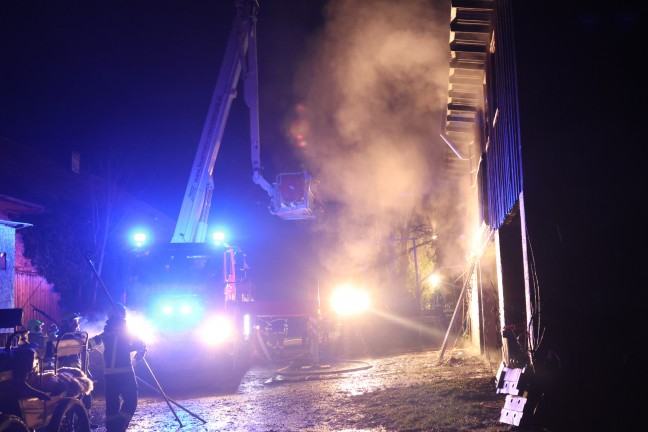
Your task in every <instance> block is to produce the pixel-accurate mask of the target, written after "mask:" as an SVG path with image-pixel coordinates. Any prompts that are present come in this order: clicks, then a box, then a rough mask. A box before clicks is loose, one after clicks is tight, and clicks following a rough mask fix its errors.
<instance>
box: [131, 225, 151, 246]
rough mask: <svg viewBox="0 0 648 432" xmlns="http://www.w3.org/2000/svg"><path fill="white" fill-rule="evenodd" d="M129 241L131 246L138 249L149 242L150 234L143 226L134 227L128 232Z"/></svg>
mask: <svg viewBox="0 0 648 432" xmlns="http://www.w3.org/2000/svg"><path fill="white" fill-rule="evenodd" d="M128 237H129V239H130V242H131V244H132V245H133V246H135V247H136V248H138V249H140V248H143V247H146V246H148V245H150V244H151V238H152V236H151V234H150V232H149V231H148V230H146V229H145V228H141V227H138V228H135V229H133V230H132V231H131V232H130V234H129V236H128Z"/></svg>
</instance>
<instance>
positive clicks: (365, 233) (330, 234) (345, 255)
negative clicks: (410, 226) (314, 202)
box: [298, 0, 456, 270]
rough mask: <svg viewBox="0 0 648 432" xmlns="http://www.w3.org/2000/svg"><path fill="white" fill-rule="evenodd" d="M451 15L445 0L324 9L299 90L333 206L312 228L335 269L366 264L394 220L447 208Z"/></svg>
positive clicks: (351, 2)
mask: <svg viewBox="0 0 648 432" xmlns="http://www.w3.org/2000/svg"><path fill="white" fill-rule="evenodd" d="M432 3H435V4H436V6H434V5H432ZM438 3H441V4H438ZM435 7H436V9H435ZM448 15H449V5H447V4H446V3H445V2H429V1H421V0H402V1H388V0H385V1H380V0H371V1H356V0H335V1H331V2H330V3H329V4H328V5H327V7H326V9H325V16H326V24H325V27H324V29H323V31H322V33H321V34H320V35H319V36H320V38H319V39H318V41H317V42H316V43H315V47H316V48H314V49H313V50H312V52H311V55H312V57H311V58H310V59H308V61H306V62H304V64H303V65H302V68H301V70H300V74H299V81H298V88H299V90H300V92H301V95H302V96H303V100H304V104H305V106H306V107H307V110H306V111H305V113H304V115H305V116H306V119H307V122H308V127H309V133H310V136H309V137H308V140H307V141H308V146H307V148H306V149H305V151H304V153H303V154H304V155H305V159H306V163H307V166H308V169H309V171H311V172H312V173H313V175H314V177H315V178H316V179H317V181H318V186H317V188H318V193H319V195H320V197H321V198H322V200H323V201H324V202H325V203H326V208H325V213H324V214H323V215H322V217H320V218H319V219H318V221H317V224H316V225H315V226H316V227H317V229H319V230H320V234H321V235H322V238H323V240H327V241H328V247H325V248H323V250H322V253H321V260H322V262H323V263H324V264H325V265H326V266H327V267H328V268H329V269H334V268H347V269H348V268H350V267H352V268H353V267H355V268H356V269H358V270H360V269H361V268H362V267H363V266H365V265H366V263H367V261H368V260H370V259H371V258H372V254H373V253H374V251H375V250H377V249H378V246H377V244H376V242H375V241H376V240H378V239H381V238H384V237H386V236H389V234H390V232H391V230H392V228H393V226H394V225H395V224H398V223H401V224H402V223H403V221H407V220H408V219H409V218H410V217H411V216H413V215H422V216H423V217H424V218H426V219H428V220H430V223H431V224H432V225H436V224H439V223H440V221H438V220H436V219H437V216H438V215H442V214H444V213H445V210H444V208H445V207H446V205H445V203H444V202H443V201H442V198H443V196H444V195H445V192H444V189H445V187H446V186H444V182H443V181H440V180H439V178H438V176H439V175H440V174H442V169H443V168H442V159H443V150H444V145H445V144H443V142H442V140H441V139H440V138H439V126H440V122H441V120H440V119H441V113H442V109H444V105H445V103H446V102H447V83H448V61H449V48H448V31H449V28H448V22H449V18H448ZM455 198H456V197H455ZM435 228H436V227H435ZM332 248H334V249H332ZM333 250H334V253H331V252H332V251H333Z"/></svg>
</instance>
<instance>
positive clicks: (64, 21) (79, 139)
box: [0, 0, 323, 275]
mask: <svg viewBox="0 0 648 432" xmlns="http://www.w3.org/2000/svg"><path fill="white" fill-rule="evenodd" d="M234 3H235V2H234V0H231V1H192V2H181V1H134V2H130V1H129V2H88V1H64V2H51V1H28V2H25V1H3V2H2V3H1V4H0V41H1V42H0V58H1V59H2V67H1V68H0V136H3V137H5V138H8V139H10V140H13V141H16V142H18V143H21V144H23V145H26V146H30V147H33V148H35V149H38V150H40V151H42V152H43V153H45V154H46V155H47V156H48V157H50V158H52V159H54V160H56V161H58V162H60V163H61V164H63V165H64V166H69V161H70V156H71V152H72V151H77V152H80V154H81V169H82V170H83V169H90V170H96V169H97V167H98V163H99V161H101V160H102V159H104V160H105V159H106V158H111V160H114V161H116V163H117V164H118V165H119V166H120V167H122V169H123V170H125V172H126V173H127V181H126V182H125V188H126V189H127V190H128V192H130V193H132V194H134V195H135V196H137V197H139V198H141V199H142V200H144V201H145V202H147V203H149V204H150V205H152V206H153V207H156V208H157V209H159V210H161V211H162V212H164V213H165V214H167V215H168V216H169V217H171V218H173V219H175V218H176V217H177V214H178V212H179V209H180V205H181V201H182V195H183V193H184V191H185V187H186V183H187V179H188V177H189V174H190V171H191V166H192V163H193V158H194V155H195V151H196V148H197V145H198V141H199V138H200V134H201V132H202V127H203V123H204V121H205V117H206V114H207V110H208V106H209V102H210V99H211V96H212V92H213V89H214V85H215V83H216V78H217V76H218V71H219V67H220V64H221V60H222V56H223V51H224V49H225V45H226V42H227V39H228V36H229V32H230V29H231V26H232V20H233V17H234V12H235V9H234ZM266 3H267V4H266ZM305 3H308V4H307V5H306V4H305ZM322 4H323V1H309V2H303V1H292V0H284V1H280V2H276V1H268V2H261V7H260V12H259V15H258V18H259V21H258V33H259V37H258V39H259V41H258V44H259V53H258V56H259V80H260V99H261V115H260V117H261V162H262V164H263V167H264V172H263V175H264V177H265V178H266V179H267V180H268V181H270V182H273V181H274V180H275V176H276V175H277V174H278V173H280V172H294V171H300V170H301V166H300V161H299V158H298V154H295V152H294V146H293V145H292V144H291V139H290V137H289V135H288V133H287V130H288V127H287V125H288V124H290V122H291V121H292V119H293V116H294V109H295V105H296V103H297V101H298V100H297V98H296V96H295V95H294V91H293V84H292V81H293V79H294V74H295V68H296V65H297V64H298V63H299V58H300V56H301V55H302V53H303V51H304V50H305V49H306V48H307V44H308V41H309V37H310V36H309V34H310V33H312V32H313V31H314V30H316V29H317V28H318V27H319V26H320V25H321V22H322V18H321V14H320V10H321V7H322ZM248 134H249V129H248V111H247V107H246V106H245V105H244V102H243V96H242V89H241V88H239V95H238V97H237V98H236V99H235V100H234V103H233V107H232V111H231V114H230V117H229V120H228V123H227V126H226V129H225V135H224V138H223V141H222V145H221V149H220V153H219V156H218V159H217V162H216V166H215V168H214V181H215V185H216V188H215V192H214V197H213V201H212V213H211V214H212V216H211V219H210V222H211V223H212V224H218V225H221V226H223V227H225V228H227V229H228V230H229V231H230V233H231V236H232V237H230V241H231V242H233V243H235V244H237V245H239V246H240V247H242V248H243V249H245V250H246V251H247V252H248V255H249V257H250V260H251V263H252V265H253V266H254V265H258V266H259V267H263V266H264V265H265V266H267V269H266V271H265V274H266V275H268V274H272V268H273V267H276V262H273V261H272V260H267V259H265V260H264V259H259V256H260V255H267V254H268V251H269V250H272V251H273V253H272V255H273V256H274V257H275V260H277V259H279V260H281V259H282V257H284V252H280V253H277V250H279V249H281V248H284V249H287V252H285V253H286V254H288V258H283V259H285V260H289V259H290V254H291V253H292V252H291V251H292V250H293V249H300V248H304V247H306V246H305V245H304V244H303V243H302V242H300V238H303V236H302V235H301V233H303V230H304V229H307V226H306V223H303V222H302V221H295V222H292V221H283V220H281V219H279V218H278V217H277V216H273V215H271V214H270V213H269V211H268V209H267V207H268V204H269V202H270V201H269V198H268V196H267V194H266V193H265V192H264V191H263V190H262V189H261V188H260V187H259V186H257V185H256V184H254V183H253V182H252V165H251V160H250V141H249V138H248V136H249V135H248ZM286 237H291V238H292V240H291V241H290V242H286V241H285V238H286ZM286 243H288V245H287V246H288V248H286V247H285V246H286ZM290 243H292V244H290ZM295 244H297V246H296V247H295ZM260 270H261V273H262V274H263V273H264V271H263V268H261V269H260Z"/></svg>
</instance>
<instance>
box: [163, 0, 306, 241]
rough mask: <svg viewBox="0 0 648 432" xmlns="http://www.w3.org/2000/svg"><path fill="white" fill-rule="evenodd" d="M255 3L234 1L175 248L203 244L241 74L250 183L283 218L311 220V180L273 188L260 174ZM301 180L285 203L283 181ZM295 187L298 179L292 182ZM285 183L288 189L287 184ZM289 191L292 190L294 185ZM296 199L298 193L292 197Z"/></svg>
mask: <svg viewBox="0 0 648 432" xmlns="http://www.w3.org/2000/svg"><path fill="white" fill-rule="evenodd" d="M257 12H258V4H257V1H256V0H236V17H235V19H234V25H233V26H232V31H231V33H230V36H229V40H228V43H227V48H226V50H225V57H224V58H223V63H222V64H221V69H220V72H219V75H218V80H217V82H216V87H215V88H214V93H213V94H212V99H211V103H210V105H209V111H208V113H207V119H206V121H205V124H204V126H203V131H202V135H201V136H200V142H199V143H198V150H197V151H196V156H195V158H194V163H193V167H192V170H191V175H190V177H189V182H188V183H187V188H186V190H185V194H184V198H183V201H182V206H181V207H180V214H179V216H178V220H177V222H176V227H175V231H174V233H173V239H172V240H171V242H172V243H193V242H204V241H205V238H206V236H207V220H208V217H209V210H210V206H211V199H212V191H213V189H214V183H213V177H212V171H213V169H214V164H215V163H216V157H217V156H218V151H219V149H220V145H221V140H222V139H223V131H224V130H225V124H226V123H227V117H228V116H229V112H230V108H231V106H232V101H233V100H234V98H235V97H236V88H237V86H238V81H239V77H240V76H241V74H243V81H244V83H243V84H244V97H245V102H246V104H247V105H248V107H249V109H250V139H251V156H252V170H253V174H252V180H253V181H254V183H255V184H258V185H259V186H261V187H262V188H263V189H264V190H265V191H266V192H267V193H268V195H269V196H270V198H271V205H270V208H271V212H272V213H273V214H276V215H278V216H280V217H282V218H284V219H312V218H313V217H314V216H313V215H312V212H311V210H310V202H311V198H312V194H311V192H310V177H309V176H307V175H305V174H301V173H295V174H280V175H278V176H277V177H278V182H277V183H275V184H270V183H269V182H268V181H267V180H266V179H264V178H263V176H262V175H261V156H260V147H261V146H260V138H259V85H258V76H257V45H256V40H257V37H256V21H257ZM295 175H298V176H300V178H301V179H302V180H301V183H299V182H297V183H298V184H299V187H300V189H301V190H302V191H303V193H302V194H301V196H299V194H298V196H297V199H296V200H293V201H291V202H287V201H286V199H285V198H283V196H284V195H282V194H281V190H282V189H278V185H280V184H281V183H282V179H283V176H287V178H290V179H292V178H293V177H295ZM292 181H293V182H294V180H292ZM283 183H284V184H287V183H286V182H285V181H284V182H283ZM290 191H291V192H293V191H294V186H291V188H290ZM293 194H294V193H293Z"/></svg>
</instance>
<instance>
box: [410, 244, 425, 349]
mask: <svg viewBox="0 0 648 432" xmlns="http://www.w3.org/2000/svg"><path fill="white" fill-rule="evenodd" d="M412 246H413V248H414V277H415V278H416V302H417V303H418V314H419V324H418V338H419V343H420V342H421V338H422V337H423V329H422V327H423V307H422V305H421V284H420V282H419V269H418V256H417V254H416V237H414V238H413V239H412Z"/></svg>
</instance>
